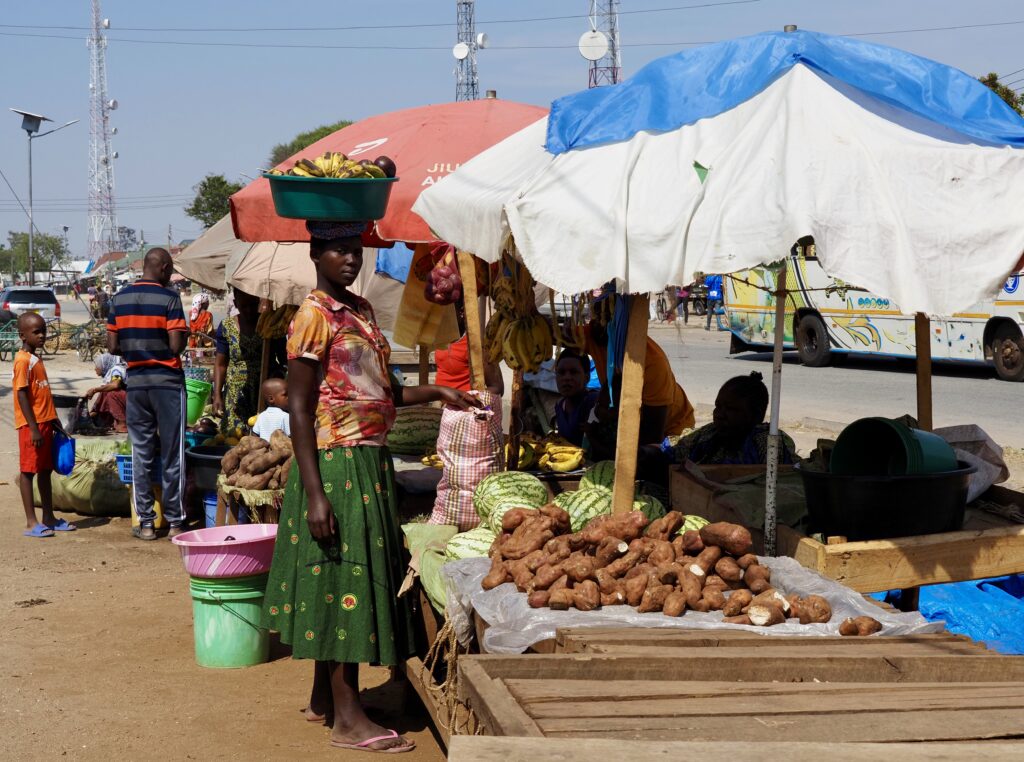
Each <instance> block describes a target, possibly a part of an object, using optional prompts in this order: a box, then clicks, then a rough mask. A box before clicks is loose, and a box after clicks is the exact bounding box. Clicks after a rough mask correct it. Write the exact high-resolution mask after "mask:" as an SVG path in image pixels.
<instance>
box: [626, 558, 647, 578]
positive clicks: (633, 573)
mask: <svg viewBox="0 0 1024 762" xmlns="http://www.w3.org/2000/svg"><path fill="white" fill-rule="evenodd" d="M652 571H654V567H653V566H651V565H650V564H649V563H647V562H646V561H645V562H644V563H642V564H637V565H636V566H634V567H633V568H632V569H630V570H629V571H628V572H626V577H625V579H633V577H646V576H648V575H649V574H650V573H651V572H652Z"/></svg>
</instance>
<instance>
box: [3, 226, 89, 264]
mask: <svg viewBox="0 0 1024 762" xmlns="http://www.w3.org/2000/svg"><path fill="white" fill-rule="evenodd" d="M70 258H71V257H70V254H69V252H68V249H67V247H66V246H65V245H64V237H63V236H59V235H50V234H49V233H36V235H35V238H34V239H33V242H32V259H33V264H34V266H35V270H36V272H42V271H44V270H55V269H60V268H61V267H62V266H64V265H65V264H66V263H67V261H68V260H69V259H70ZM0 269H2V270H3V271H4V272H5V273H9V272H11V271H12V270H13V271H14V272H18V273H27V272H28V232H24V233H20V232H16V231H14V230H11V231H8V233H7V246H4V245H3V244H0Z"/></svg>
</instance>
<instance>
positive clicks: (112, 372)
mask: <svg viewBox="0 0 1024 762" xmlns="http://www.w3.org/2000/svg"><path fill="white" fill-rule="evenodd" d="M95 363H96V375H97V376H100V377H101V378H102V379H103V380H102V381H101V382H100V385H99V386H94V387H93V388H92V389H89V390H88V391H87V392H86V393H85V395H84V397H85V398H86V399H87V400H89V399H92V398H93V397H96V402H95V403H94V404H93V406H92V419H93V422H94V424H95V425H96V427H97V428H101V429H109V428H111V427H113V429H114V431H116V432H117V433H119V434H124V433H125V432H127V431H128V427H127V423H126V413H125V410H126V405H127V404H128V392H127V391H126V390H125V379H126V378H127V376H128V366H127V365H125V363H124V360H122V359H121V358H120V357H118V356H117V355H112V354H110V353H109V352H104V353H103V354H100V355H96V360H95Z"/></svg>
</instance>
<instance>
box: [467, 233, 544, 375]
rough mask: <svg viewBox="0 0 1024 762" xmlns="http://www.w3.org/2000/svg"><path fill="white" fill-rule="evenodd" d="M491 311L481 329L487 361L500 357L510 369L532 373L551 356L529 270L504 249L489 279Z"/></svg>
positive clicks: (494, 360)
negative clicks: (492, 276)
mask: <svg viewBox="0 0 1024 762" xmlns="http://www.w3.org/2000/svg"><path fill="white" fill-rule="evenodd" d="M490 294H491V299H492V300H493V302H494V314H492V315H491V319H490V320H489V321H488V322H487V326H486V327H485V329H484V346H485V350H486V352H487V358H488V360H490V361H491V362H497V361H498V360H504V361H505V364H506V365H508V367H510V368H511V369H512V370H522V371H526V372H528V373H536V372H537V371H538V370H540V364H541V363H542V362H544V361H545V360H549V359H551V346H552V343H553V342H554V337H553V336H552V334H551V326H550V325H549V324H548V321H547V320H545V319H544V318H543V317H542V316H541V315H540V314H539V313H538V312H537V307H536V305H535V303H534V297H533V278H532V277H531V276H530V272H529V271H528V270H527V269H526V267H524V266H523V264H522V263H520V262H517V261H516V260H515V259H514V258H513V257H512V256H511V255H510V254H509V253H508V252H506V253H505V254H503V255H502V261H501V267H500V268H499V270H498V274H497V276H496V277H495V278H494V280H493V281H492V282H491V287H490Z"/></svg>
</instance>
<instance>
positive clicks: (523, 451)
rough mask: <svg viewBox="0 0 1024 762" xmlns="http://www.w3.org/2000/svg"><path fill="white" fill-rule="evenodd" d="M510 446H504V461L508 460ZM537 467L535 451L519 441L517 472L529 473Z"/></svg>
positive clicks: (526, 443) (530, 446)
mask: <svg viewBox="0 0 1024 762" xmlns="http://www.w3.org/2000/svg"><path fill="white" fill-rule="evenodd" d="M509 452H510V445H508V444H506V445H505V460H506V461H507V460H508V456H509ZM536 467H537V451H536V450H535V449H534V448H533V445H531V444H530V443H529V442H524V441H522V440H520V441H519V461H518V464H517V465H516V470H518V471H531V470H533V469H535V468H536Z"/></svg>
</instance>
